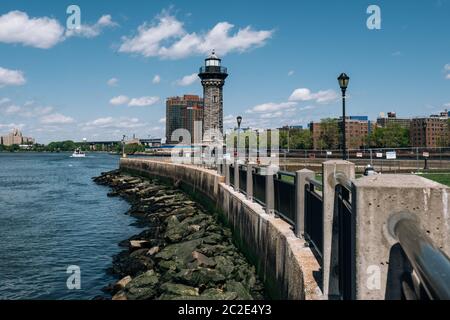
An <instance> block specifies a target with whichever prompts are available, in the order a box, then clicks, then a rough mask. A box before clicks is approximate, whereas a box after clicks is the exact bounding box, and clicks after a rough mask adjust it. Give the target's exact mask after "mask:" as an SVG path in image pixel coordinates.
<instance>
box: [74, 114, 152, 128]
mask: <svg viewBox="0 0 450 320" xmlns="http://www.w3.org/2000/svg"><path fill="white" fill-rule="evenodd" d="M146 125H147V124H146V123H143V122H141V121H140V120H139V119H138V118H127V117H120V118H113V117H105V118H98V119H95V120H93V121H89V122H86V123H83V124H81V127H82V129H83V130H98V129H107V130H113V129H136V128H141V127H145V126H146Z"/></svg>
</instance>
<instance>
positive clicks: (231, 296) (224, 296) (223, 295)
mask: <svg viewBox="0 0 450 320" xmlns="http://www.w3.org/2000/svg"><path fill="white" fill-rule="evenodd" d="M237 297H238V295H237V293H236V292H224V291H223V290H220V289H217V288H210V289H206V290H205V291H203V292H202V294H201V295H200V298H201V299H202V300H235V299H236V298H237Z"/></svg>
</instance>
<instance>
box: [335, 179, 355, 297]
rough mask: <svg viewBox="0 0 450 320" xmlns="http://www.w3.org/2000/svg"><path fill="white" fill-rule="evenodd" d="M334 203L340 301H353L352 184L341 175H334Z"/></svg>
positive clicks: (353, 238)
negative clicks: (336, 226) (335, 209)
mask: <svg viewBox="0 0 450 320" xmlns="http://www.w3.org/2000/svg"><path fill="white" fill-rule="evenodd" d="M335 179H336V182H337V184H336V190H335V191H336V192H335V203H336V208H337V220H338V230H337V231H338V234H339V235H338V239H337V241H338V247H339V249H338V266H339V268H338V269H339V292H340V298H341V299H342V300H351V299H354V295H355V293H354V288H353V287H354V281H353V275H354V274H355V271H354V269H355V232H356V231H355V217H354V215H353V213H352V203H351V201H352V194H351V193H352V188H353V183H352V182H351V180H350V179H348V178H347V176H346V175H345V174H343V173H340V172H338V173H336V175H335Z"/></svg>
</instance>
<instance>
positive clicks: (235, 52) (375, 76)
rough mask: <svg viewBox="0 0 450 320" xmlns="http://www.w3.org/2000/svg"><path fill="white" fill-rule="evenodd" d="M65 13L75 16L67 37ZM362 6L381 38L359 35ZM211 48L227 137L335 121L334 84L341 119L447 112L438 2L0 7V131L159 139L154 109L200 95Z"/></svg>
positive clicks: (15, 1) (8, 1)
mask: <svg viewBox="0 0 450 320" xmlns="http://www.w3.org/2000/svg"><path fill="white" fill-rule="evenodd" d="M70 4H76V5H78V6H79V7H80V8H81V24H82V28H81V30H79V31H77V32H75V33H73V32H72V33H71V32H70V31H68V30H66V20H67V17H68V14H66V8H67V7H68V6H69V5H70ZM371 4H374V5H378V6H379V7H380V9H381V18H382V22H381V30H369V29H368V28H367V26H366V20H367V18H368V17H369V14H367V13H366V10H367V7H368V6H369V5H371ZM213 48H215V49H216V50H217V51H218V52H219V54H220V56H221V57H222V59H223V65H225V66H226V67H228V69H229V74H230V75H229V77H228V79H227V82H226V85H225V88H224V114H225V127H231V126H233V124H234V121H235V120H234V118H235V117H236V116H237V115H238V114H241V115H242V116H243V118H244V125H250V126H254V127H276V126H281V125H285V124H303V125H306V123H308V122H309V121H311V120H319V119H321V118H324V117H330V116H338V115H339V114H340V112H341V109H340V108H341V107H340V100H339V88H338V85H337V81H336V77H337V76H338V75H339V74H340V73H341V72H346V73H347V74H349V76H350V77H351V80H350V87H349V90H348V95H349V101H348V113H349V114H353V115H368V116H369V117H370V118H372V119H375V118H376V117H377V116H378V114H379V113H380V112H387V111H396V112H397V114H398V115H399V116H418V115H428V114H431V113H436V112H438V111H440V110H443V109H445V108H446V107H447V108H449V109H450V1H449V0H431V1H430V0H415V1H406V0H397V1H359V0H354V1H345V2H344V1H325V0H318V1H317V0H316V1H312V0H308V1H300V0H298V1H255V0H247V1H242V0H241V1H234V0H230V1H222V2H215V1H203V0H201V1H200V0H199V1H188V0H183V1H181V0H180V1H137V0H135V1H133V0H128V1H106V0H90V1H81V0H79V1H62V0H61V1H50V0H48V1H45V0H43V1H31V0H28V1H24V0H2V1H1V3H0V133H6V132H8V131H10V130H11V129H12V128H13V127H20V128H22V131H23V133H24V134H25V135H31V136H33V137H36V138H37V140H38V142H41V143H47V142H49V141H53V140H62V139H74V140H81V139H82V138H87V139H88V140H99V139H119V138H120V137H121V136H122V134H127V135H132V134H134V133H135V134H136V135H137V136H139V137H148V136H149V135H151V136H152V137H155V136H159V137H162V136H163V135H164V128H165V124H164V117H165V98H166V97H168V96H174V95H182V94H187V93H193V94H200V95H201V93H202V88H201V85H200V82H199V81H198V80H197V79H196V77H195V76H193V75H194V74H195V73H196V72H197V71H198V68H199V67H200V66H201V65H202V64H203V59H204V58H205V56H206V55H207V52H208V51H209V50H210V49H213ZM155 77H156V78H155ZM157 80H159V81H157ZM108 82H109V84H108Z"/></svg>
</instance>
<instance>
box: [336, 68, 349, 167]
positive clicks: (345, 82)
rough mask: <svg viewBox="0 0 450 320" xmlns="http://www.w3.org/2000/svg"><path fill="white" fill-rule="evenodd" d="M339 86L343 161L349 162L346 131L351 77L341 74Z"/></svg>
mask: <svg viewBox="0 0 450 320" xmlns="http://www.w3.org/2000/svg"><path fill="white" fill-rule="evenodd" d="M338 81H339V86H340V87H341V91H342V160H347V145H346V137H345V136H346V131H345V122H346V118H345V98H346V96H345V93H346V91H347V87H348V82H349V81H350V77H349V76H348V75H346V74H345V73H341V75H340V76H339V77H338Z"/></svg>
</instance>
